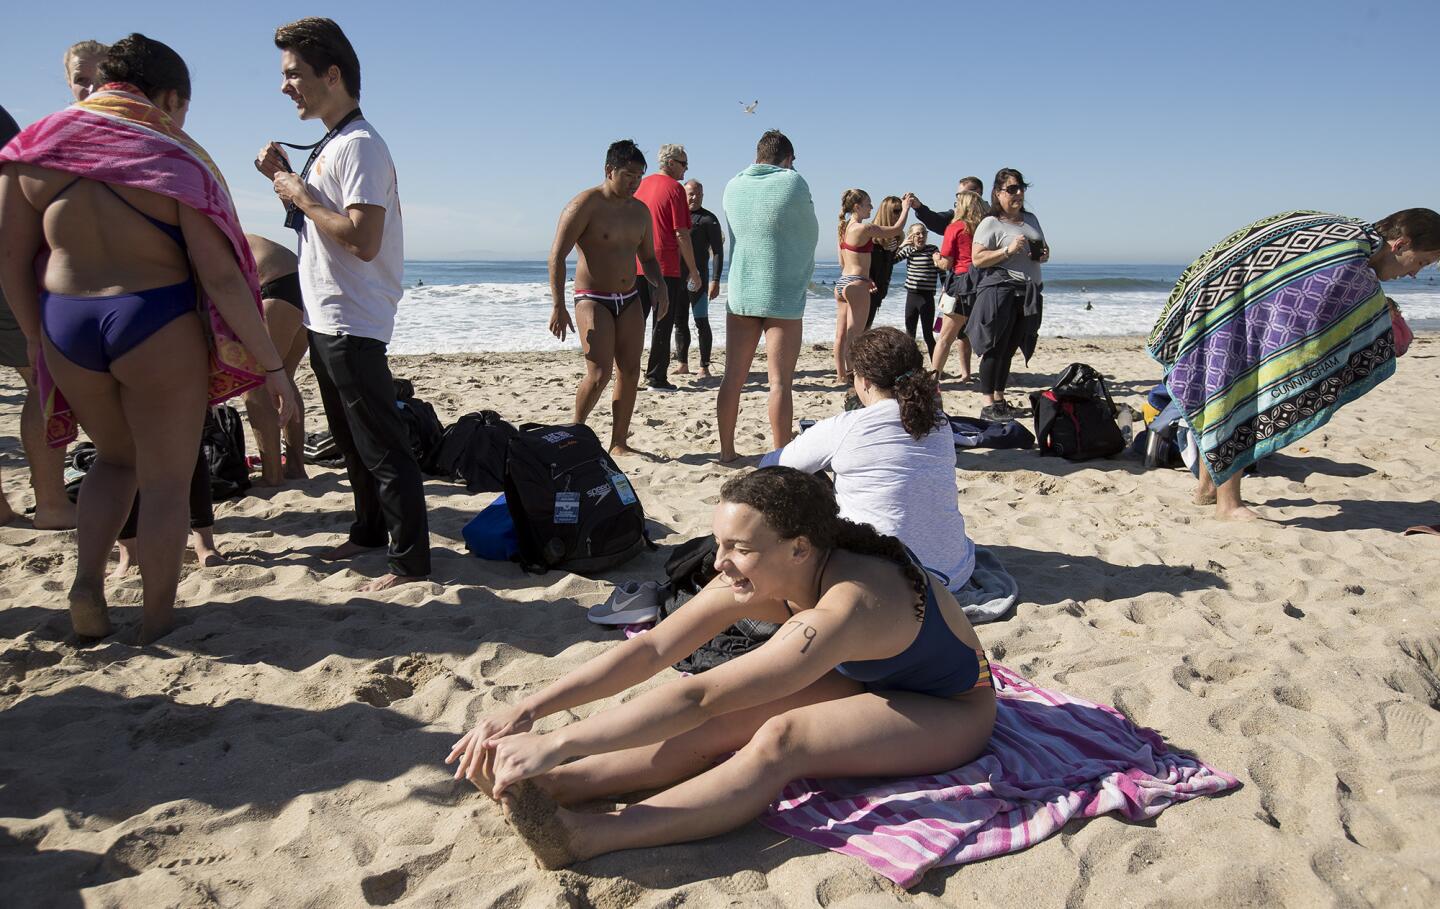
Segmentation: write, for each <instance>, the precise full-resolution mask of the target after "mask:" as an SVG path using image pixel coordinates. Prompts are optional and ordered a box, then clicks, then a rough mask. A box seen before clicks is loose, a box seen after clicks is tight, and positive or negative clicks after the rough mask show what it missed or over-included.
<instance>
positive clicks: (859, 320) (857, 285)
mask: <svg viewBox="0 0 1440 909" xmlns="http://www.w3.org/2000/svg"><path fill="white" fill-rule="evenodd" d="M869 316H870V284H869V282H868V281H855V282H852V283H850V284H847V285H845V289H844V290H843V291H841V296H840V299H838V300H836V301H835V381H837V382H843V383H847V384H848V382H849V378H848V377H849V375H850V373H851V372H852V370H851V368H850V344H851V343H852V342H854V340H855V339H856V338H857V337H859V335H860V333H861V332H862V331H864V330H865V320H866V319H867V318H869Z"/></svg>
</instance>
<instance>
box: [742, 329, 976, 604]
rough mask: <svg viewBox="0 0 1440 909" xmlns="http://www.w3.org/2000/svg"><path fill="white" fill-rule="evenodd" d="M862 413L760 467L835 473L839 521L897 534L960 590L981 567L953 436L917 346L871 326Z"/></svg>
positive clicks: (833, 420) (825, 427) (858, 356)
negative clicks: (968, 529)
mask: <svg viewBox="0 0 1440 909" xmlns="http://www.w3.org/2000/svg"><path fill="white" fill-rule="evenodd" d="M850 364H851V365H852V366H853V367H854V369H855V394H856V396H858V397H859V399H860V403H861V404H862V405H864V406H863V407H862V408H861V409H859V410H852V411H848V412H846V413H842V414H837V415H835V416H833V417H830V418H829V419H827V420H821V421H820V422H819V423H816V424H815V425H814V426H812V427H810V428H809V429H807V430H805V432H803V433H801V434H800V435H799V436H797V437H796V438H795V439H794V441H792V442H791V443H790V444H789V445H786V446H785V447H784V448H782V449H780V450H779V451H772V452H771V453H770V454H768V455H766V456H765V457H764V458H763V459H762V460H761V462H760V465H761V466H762V467H768V466H770V465H772V464H780V465H782V466H784V467H794V468H796V469H797V470H803V471H805V472H806V473H817V472H819V471H821V470H825V469H827V468H828V469H831V470H833V471H835V498H836V500H837V501H838V503H839V505H840V516H841V517H842V518H845V519H846V520H850V521H854V522H856V523H857V524H869V525H870V526H871V527H874V528H875V529H876V530H878V531H879V532H880V533H883V534H889V535H891V536H895V537H898V538H899V539H900V542H902V543H904V544H905V545H906V546H908V547H909V548H910V549H911V551H913V552H914V553H915V557H916V558H918V559H919V560H920V564H922V565H924V566H925V567H927V568H929V569H930V570H932V571H935V572H938V573H940V574H942V575H944V576H945V578H946V579H947V580H948V582H949V583H948V585H947V586H948V587H949V589H950V590H951V591H958V590H960V589H961V588H962V587H964V586H965V582H966V581H968V580H969V579H970V574H971V572H973V571H974V570H975V544H974V543H973V542H971V541H970V538H969V536H967V535H966V533H965V518H964V517H963V516H961V514H960V508H959V505H958V497H957V496H956V490H955V437H954V435H953V434H952V433H951V431H950V423H949V421H948V420H946V419H945V415H944V414H943V413H941V412H940V410H939V408H938V407H937V406H936V403H935V399H936V397H937V396H938V395H939V387H938V386H937V384H936V380H935V374H934V373H932V372H930V371H928V370H927V369H926V368H925V361H924V360H923V359H922V357H921V353H920V348H919V346H918V345H917V344H916V343H915V340H914V339H913V338H911V337H909V336H908V335H906V334H905V333H904V332H902V331H901V330H900V329H898V328H872V329H870V330H869V331H867V332H865V333H864V334H862V335H861V336H860V337H858V338H856V339H855V343H854V344H853V345H852V346H851V348H850Z"/></svg>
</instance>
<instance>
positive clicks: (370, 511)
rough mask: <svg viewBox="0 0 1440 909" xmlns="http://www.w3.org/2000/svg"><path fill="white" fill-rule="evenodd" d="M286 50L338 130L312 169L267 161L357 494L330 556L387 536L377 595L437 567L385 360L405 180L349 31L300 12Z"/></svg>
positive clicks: (301, 86) (284, 30)
mask: <svg viewBox="0 0 1440 909" xmlns="http://www.w3.org/2000/svg"><path fill="white" fill-rule="evenodd" d="M275 46H276V47H277V48H278V49H279V50H280V72H281V79H282V82H281V87H280V91H281V92H282V93H283V94H284V95H285V96H286V97H288V98H289V99H290V100H291V101H293V102H294V103H295V108H296V111H297V112H298V113H299V115H300V119H302V120H320V121H321V122H322V123H324V124H325V127H326V129H327V130H328V132H326V134H325V137H324V138H323V139H321V141H320V144H319V145H318V146H317V147H316V149H315V150H314V151H313V152H311V156H310V160H309V161H308V162H307V163H306V165H305V167H304V168H303V169H302V170H301V172H300V173H299V174H296V173H295V172H294V171H293V169H292V168H291V167H290V162H289V160H288V159H287V158H286V156H285V154H284V152H283V151H282V150H281V149H280V146H279V145H278V144H277V143H274V142H271V143H269V144H267V145H266V146H265V147H264V148H262V149H261V150H260V154H259V156H258V157H257V159H256V162H255V163H256V167H257V168H258V169H259V170H260V172H261V173H262V174H264V175H265V176H266V177H267V178H269V179H270V180H271V181H272V184H273V188H274V190H275V195H276V196H278V197H279V198H280V200H281V201H282V202H284V203H286V213H287V217H286V222H285V223H286V225H287V226H289V227H291V228H293V229H295V230H296V231H298V232H299V234H300V284H301V287H302V290H303V296H304V302H305V326H306V328H307V329H308V330H309V339H310V367H311V369H312V370H313V371H314V373H315V383H316V384H317V385H318V386H319V388H320V401H321V403H322V405H323V406H324V408H325V418H326V421H327V422H328V423H329V426H330V434H331V436H332V437H333V438H334V439H335V444H336V445H337V446H338V447H339V448H340V451H341V453H342V454H343V455H344V458H345V473H346V475H347V477H348V478H349V480H350V489H351V492H352V493H353V495H354V502H355V520H354V522H353V523H352V524H351V525H350V533H349V539H348V540H346V541H345V542H344V543H342V544H341V545H339V546H336V547H335V548H333V549H331V550H329V551H328V552H326V553H325V554H324V555H323V556H321V558H323V559H325V560H326V561H343V560H347V559H350V558H352V557H354V556H356V555H358V554H360V553H362V552H364V551H366V550H370V549H378V548H380V547H381V546H384V545H385V544H386V542H387V540H388V542H389V544H390V548H389V556H390V558H389V571H388V572H387V573H385V574H383V575H381V576H380V577H378V578H376V579H374V580H373V581H371V582H369V583H368V584H366V585H365V586H363V587H362V588H361V591H362V592H367V593H369V592H375V591H379V590H385V589H388V588H390V587H394V586H395V585H397V584H403V583H406V582H408V581H418V580H422V579H424V578H426V577H429V575H430V527H429V518H428V516H427V514H426V511H425V485H424V478H423V477H422V476H421V474H420V465H419V464H417V463H416V461H415V455H414V453H413V452H412V451H411V449H410V433H409V430H408V429H407V428H406V426H405V422H404V419H403V418H402V417H401V416H400V411H399V410H398V409H397V408H396V407H395V380H394V378H393V377H392V376H391V374H390V362H389V359H388V357H387V356H386V347H387V345H388V344H389V343H390V336H391V334H392V333H393V332H394V330H395V311H396V307H397V306H398V305H399V303H400V297H401V295H402V293H403V289H402V286H401V278H402V276H403V272H404V259H405V238H404V226H403V222H402V218H401V207H400V190H399V183H398V180H397V178H396V174H395V162H394V161H393V160H392V159H391V157H390V149H389V148H388V147H387V146H386V144H385V140H384V139H382V138H381V137H380V134H379V132H377V131H376V129H375V127H374V126H372V125H371V124H370V123H369V122H368V121H367V120H366V119H365V117H364V115H362V114H361V112H360V59H359V57H357V56H356V54H355V49H354V48H353V47H351V45H350V39H348V38H346V37H345V33H344V32H343V31H341V30H340V26H338V25H336V24H335V23H334V22H333V21H331V20H329V19H319V18H311V19H300V20H298V21H295V22H292V23H290V24H289V25H282V26H281V27H280V28H278V29H276V31H275Z"/></svg>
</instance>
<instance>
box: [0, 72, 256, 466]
mask: <svg viewBox="0 0 1440 909" xmlns="http://www.w3.org/2000/svg"><path fill="white" fill-rule="evenodd" d="M6 161H18V162H21V163H25V164H33V165H35V166H37V167H44V168H47V169H49V170H56V171H63V172H65V173H70V174H75V175H77V176H80V177H85V178H87V179H90V180H98V181H100V182H103V183H109V184H112V185H114V186H129V187H132V188H134V189H143V190H148V191H150V192H153V193H158V194H159V195H162V196H168V197H169V198H171V199H174V200H175V201H177V202H179V203H180V204H181V205H188V206H189V207H191V208H193V209H195V210H196V211H198V212H200V213H201V214H203V215H205V216H207V217H208V218H210V220H211V221H213V222H215V224H216V226H218V227H219V228H220V232H221V233H223V234H224V235H225V237H226V239H228V240H229V241H230V246H231V248H232V249H233V250H234V252H235V261H236V262H237V263H238V264H239V265H240V271H241V273H242V274H243V275H244V276H245V281H246V283H247V284H248V285H249V287H250V292H251V294H252V295H253V296H254V298H255V311H256V312H257V313H258V312H261V308H260V281H259V278H258V277H257V275H256V272H255V259H254V258H253V257H252V256H251V254H250V245H249V244H248V243H247V242H246V241H245V231H244V230H243V229H242V228H241V226H240V219H239V217H237V216H236V214H235V205H234V203H233V202H232V201H231V199H230V190H229V188H228V187H227V186H226V185H225V178H224V177H222V176H221V175H220V169H219V168H217V167H216V166H215V162H214V161H212V160H210V156H209V155H208V154H206V153H205V150H204V149H203V148H201V147H200V146H199V145H197V144H196V143H195V140H193V139H191V138H190V137H189V136H188V135H186V134H185V131H184V130H182V129H180V127H178V126H176V125H175V123H174V121H172V120H171V119H170V118H169V117H168V116H166V114H165V113H164V112H163V111H161V110H160V109H159V108H158V107H156V106H155V105H154V104H151V103H150V100H149V99H148V98H146V97H145V96H144V95H143V94H141V92H140V90H139V89H137V88H135V86H133V85H128V84H125V83H120V82H113V83H110V84H108V85H105V86H102V87H101V89H100V90H99V91H97V92H95V93H94V94H92V95H91V96H90V97H89V98H86V99H85V100H84V101H80V102H77V103H76V104H73V105H71V106H70V107H67V108H65V109H64V110H62V111H60V112H58V113H54V114H51V115H50V116H48V117H45V118H44V119H42V120H39V121H38V122H36V123H33V124H31V125H30V126H28V127H26V128H25V129H24V130H22V131H21V132H20V135H18V136H16V137H15V138H14V139H12V140H11V141H10V142H9V143H8V144H7V145H6V146H5V147H4V149H0V162H6ZM46 254H47V251H44V250H42V252H41V255H42V256H43V255H46ZM200 303H201V306H202V307H203V315H204V317H205V318H204V319H203V321H204V322H205V323H206V325H207V328H208V329H209V330H208V332H207V334H208V336H209V340H210V378H209V400H210V403H211V404H218V403H220V402H221V401H224V400H226V399H228V398H232V397H234V396H235V395H238V394H241V393H242V392H246V391H249V390H250V389H252V388H255V387H257V386H259V385H261V384H263V383H264V381H265V371H264V370H263V369H261V368H260V366H259V364H258V363H257V362H256V361H255V358H254V357H253V356H251V354H250V352H249V351H248V350H246V349H245V347H244V345H242V344H241V343H240V340H239V339H238V338H237V337H236V336H235V333H234V332H233V331H231V330H230V326H229V325H227V324H225V320H224V319H223V318H221V316H220V311H219V310H218V309H216V307H215V304H214V302H213V301H211V300H210V298H209V297H208V296H206V295H205V293H204V289H203V288H202V289H201V291H200ZM35 372H36V377H37V379H38V382H39V387H40V393H41V396H42V400H43V401H44V403H45V418H46V423H45V440H46V442H47V443H48V444H49V445H50V446H51V447H57V448H58V447H60V446H63V445H65V444H67V443H69V442H71V441H73V440H74V439H75V436H76V424H75V415H74V414H73V413H72V412H71V410H70V406H69V404H67V403H66V401H65V396H64V395H62V394H61V393H60V390H59V389H58V388H56V387H55V383H54V380H53V379H52V378H51V376H50V372H49V370H48V369H47V368H46V366H45V360H44V356H43V355H42V356H41V358H40V360H39V361H38V362H37V363H36V364H35Z"/></svg>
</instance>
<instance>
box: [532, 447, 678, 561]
mask: <svg viewBox="0 0 1440 909" xmlns="http://www.w3.org/2000/svg"><path fill="white" fill-rule="evenodd" d="M505 504H506V506H507V507H508V508H509V509H510V517H511V519H512V520H513V521H514V522H515V533H516V536H517V537H518V538H519V543H520V555H519V561H520V565H521V567H522V568H524V569H525V570H526V571H532V572H537V573H538V572H544V571H548V570H550V569H552V568H559V569H562V570H565V571H573V572H576V573H578V574H587V573H592V572H597V571H603V570H605V569H607V568H613V567H615V566H616V565H620V564H623V563H624V562H627V561H629V560H630V559H632V558H634V557H635V556H637V555H639V554H640V552H641V551H643V550H644V549H645V548H646V547H647V546H650V545H651V544H650V540H649V538H648V537H647V536H646V535H645V509H644V508H643V507H642V506H641V505H640V499H639V498H638V497H637V496H636V495H635V490H634V488H633V487H632V486H631V485H630V480H629V478H627V477H626V476H625V474H624V472H622V471H621V470H620V468H619V467H617V466H616V465H615V462H614V461H613V460H611V458H610V455H609V454H607V453H606V451H605V449H604V448H601V447H600V440H599V439H597V438H596V437H595V433H594V432H593V431H591V429H590V427H588V426H585V425H583V424H576V425H573V426H539V425H536V424H534V423H526V424H524V425H523V426H521V427H520V430H519V431H518V432H516V433H515V434H514V435H513V436H512V437H511V438H510V441H509V445H508V446H507V449H506V455H505Z"/></svg>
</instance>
